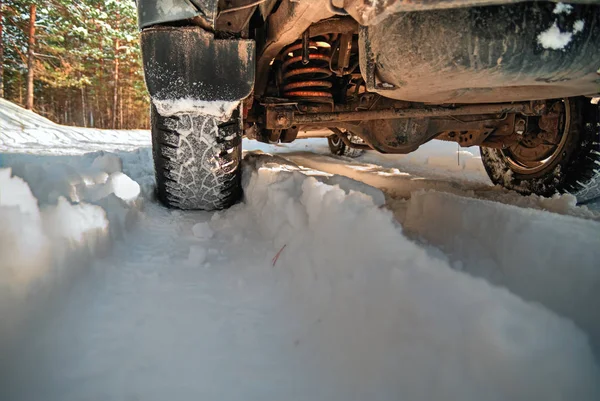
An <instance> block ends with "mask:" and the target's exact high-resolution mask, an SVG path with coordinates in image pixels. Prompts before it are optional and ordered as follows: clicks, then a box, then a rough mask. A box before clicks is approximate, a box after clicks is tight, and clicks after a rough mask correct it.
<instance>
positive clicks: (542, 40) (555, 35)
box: [537, 3, 585, 50]
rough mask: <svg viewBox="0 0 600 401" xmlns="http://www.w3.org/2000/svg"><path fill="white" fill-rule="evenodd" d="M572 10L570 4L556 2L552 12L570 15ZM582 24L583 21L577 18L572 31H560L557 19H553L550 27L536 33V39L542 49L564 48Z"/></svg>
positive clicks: (581, 28) (578, 31)
mask: <svg viewBox="0 0 600 401" xmlns="http://www.w3.org/2000/svg"><path fill="white" fill-rule="evenodd" d="M572 11H573V6H571V5H570V4H564V3H557V4H556V6H555V7H554V11H553V13H554V14H566V15H570V14H571V12H572ZM584 26H585V21H583V20H577V21H575V22H574V23H573V30H572V31H569V30H567V31H561V29H560V28H559V27H558V20H554V23H553V24H552V25H551V26H550V28H548V29H546V30H545V31H543V32H541V33H540V34H539V35H538V37H537V41H538V43H539V44H540V45H541V46H542V47H543V48H544V49H552V50H564V49H565V47H566V46H567V45H568V44H569V43H571V40H572V39H573V36H574V35H576V34H578V33H580V32H582V31H583V28H584Z"/></svg>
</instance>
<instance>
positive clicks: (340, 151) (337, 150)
mask: <svg viewBox="0 0 600 401" xmlns="http://www.w3.org/2000/svg"><path fill="white" fill-rule="evenodd" d="M327 143H328V144H329V150H330V151H331V154H333V155H336V156H346V157H352V158H355V157H358V156H360V155H362V154H363V153H364V150H362V149H354V148H351V147H349V146H347V145H346V144H345V143H344V141H342V139H341V138H340V137H339V136H338V135H331V136H328V137H327Z"/></svg>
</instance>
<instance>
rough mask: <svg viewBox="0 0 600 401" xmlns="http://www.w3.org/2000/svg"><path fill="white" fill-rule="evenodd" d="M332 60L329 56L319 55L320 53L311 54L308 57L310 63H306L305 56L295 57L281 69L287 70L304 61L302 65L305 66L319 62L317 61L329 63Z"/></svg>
mask: <svg viewBox="0 0 600 401" xmlns="http://www.w3.org/2000/svg"><path fill="white" fill-rule="evenodd" d="M330 59H331V58H330V57H329V55H327V54H319V53H317V54H309V55H308V57H307V60H308V61H307V62H306V63H305V62H304V60H305V59H304V56H295V57H291V58H289V59H287V60H286V61H285V62H284V63H283V65H282V66H281V67H282V68H283V69H284V70H285V69H287V68H289V66H290V65H291V64H296V63H299V62H300V61H302V64H304V65H306V64H308V63H309V62H311V61H317V60H320V61H324V62H326V63H329V60H330ZM284 77H285V74H284Z"/></svg>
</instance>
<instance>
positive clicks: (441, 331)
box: [0, 100, 600, 401]
mask: <svg viewBox="0 0 600 401" xmlns="http://www.w3.org/2000/svg"><path fill="white" fill-rule="evenodd" d="M0 102H1V103H0V152H2V153H1V154H0V223H1V224H2V230H0V399H1V400H9V401H12V400H15V401H17V400H56V401H68V400H73V401H80V400H137V399H139V400H144V401H146V400H167V399H168V400H190V399H202V400H252V399H257V400H259V399H260V400H264V399H293V400H365V399H372V400H397V399H402V400H538V399H544V400H572V399H577V400H597V399H600V370H599V361H600V358H599V357H598V356H600V312H598V307H599V305H600V222H599V221H598V220H600V212H598V211H597V209H598V208H597V207H596V205H589V207H578V206H575V204H574V199H573V198H572V197H570V196H559V197H555V198H553V199H544V198H539V197H535V196H531V197H523V196H520V195H517V194H515V193H510V192H506V191H504V190H501V189H499V188H493V187H491V186H490V184H489V181H488V180H487V178H486V177H485V173H484V172H483V171H482V166H481V163H480V161H479V159H478V157H477V156H476V155H478V153H477V152H465V151H461V152H460V154H459V155H457V152H456V145H455V144H446V143H431V144H428V145H426V146H424V147H422V148H421V149H420V150H419V151H418V152H416V153H414V154H411V155H407V156H382V155H378V154H374V153H368V154H365V155H363V156H361V157H360V158H359V159H357V160H348V159H343V158H334V157H331V156H329V155H328V152H327V148H326V142H325V141H323V140H304V141H299V142H297V143H295V144H293V146H280V145H277V146H268V145H261V144H257V143H252V142H244V147H245V149H248V150H250V151H249V152H248V153H247V154H246V156H245V167H244V190H245V199H244V201H243V202H242V203H240V204H238V205H236V206H234V207H233V208H231V209H229V210H227V211H222V212H217V213H207V212H181V211H175V210H167V209H165V208H163V207H161V206H160V205H159V204H158V203H157V202H156V201H155V200H154V199H153V191H152V188H153V183H154V178H153V170H152V168H153V167H152V161H151V150H150V148H149V146H150V138H149V134H148V133H147V132H143V131H138V132H115V131H98V130H85V129H72V128H67V127H61V126H57V125H54V124H52V123H50V122H49V121H47V120H45V119H43V118H41V117H39V116H35V115H33V114H32V113H29V112H25V111H23V110H20V109H18V108H16V107H15V106H12V105H10V104H8V103H6V102H4V101H1V100H0ZM50 147H51V148H50ZM87 152H93V153H87ZM9 169H10V170H9ZM594 355H596V356H594Z"/></svg>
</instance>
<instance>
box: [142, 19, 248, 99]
mask: <svg viewBox="0 0 600 401" xmlns="http://www.w3.org/2000/svg"><path fill="white" fill-rule="evenodd" d="M141 47H142V59H143V63H144V76H145V78H146V86H147V87H148V92H149V93H150V96H151V98H152V101H153V103H154V104H155V105H157V103H159V102H161V101H175V100H183V101H185V102H187V103H194V102H196V103H197V102H215V101H220V102H229V103H234V102H235V103H236V104H237V102H239V101H240V100H242V99H245V98H246V97H248V95H250V93H251V92H252V89H253V87H254V70H255V67H254V53H255V43H254V41H253V40H247V39H232V40H230V39H224V40H220V39H215V37H214V34H213V33H211V32H207V31H205V30H204V29H202V28H200V27H197V26H188V27H168V26H160V27H153V28H148V29H144V30H143V31H142V35H141Z"/></svg>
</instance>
